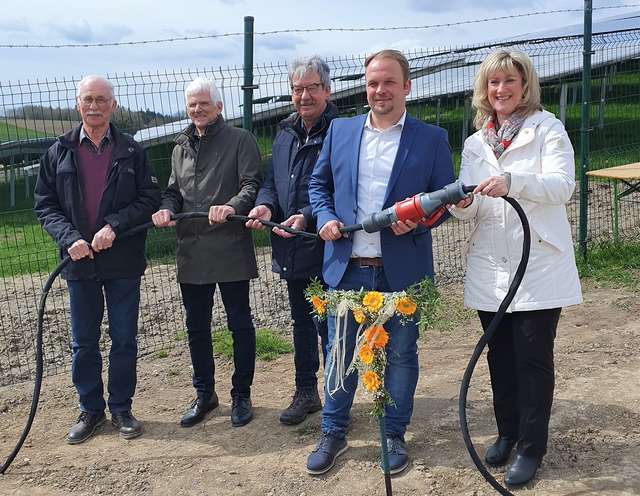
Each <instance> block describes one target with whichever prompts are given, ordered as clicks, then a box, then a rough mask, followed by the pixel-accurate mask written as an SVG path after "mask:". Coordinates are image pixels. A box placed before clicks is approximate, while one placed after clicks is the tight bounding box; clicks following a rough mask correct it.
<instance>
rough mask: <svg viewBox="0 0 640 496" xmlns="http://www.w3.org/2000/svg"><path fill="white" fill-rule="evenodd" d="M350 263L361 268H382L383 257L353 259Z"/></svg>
mask: <svg viewBox="0 0 640 496" xmlns="http://www.w3.org/2000/svg"><path fill="white" fill-rule="evenodd" d="M349 262H350V263H352V264H356V265H358V266H359V267H382V258H381V257H375V258H374V257H351V259H350V260H349Z"/></svg>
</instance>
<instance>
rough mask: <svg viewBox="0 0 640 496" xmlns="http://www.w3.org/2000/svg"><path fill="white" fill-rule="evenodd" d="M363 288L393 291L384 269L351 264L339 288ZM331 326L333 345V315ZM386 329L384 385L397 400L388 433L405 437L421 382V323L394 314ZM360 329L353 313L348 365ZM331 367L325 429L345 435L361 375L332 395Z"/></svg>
mask: <svg viewBox="0 0 640 496" xmlns="http://www.w3.org/2000/svg"><path fill="white" fill-rule="evenodd" d="M360 288H364V289H365V290H376V291H382V292H388V291H391V288H390V287H389V283H388V281H387V278H386V276H385V274H384V268H382V267H359V266H358V265H356V264H349V266H348V267H347V270H346V272H345V274H344V276H343V277H342V280H341V281H340V284H339V286H338V287H337V288H335V289H338V290H341V289H345V290H348V289H355V290H358V289H360ZM328 328H329V344H330V345H331V344H332V343H333V339H334V336H335V319H334V317H333V316H332V315H330V316H329V317H328ZM384 328H385V329H386V330H387V331H388V332H389V343H388V344H387V348H386V352H387V371H386V374H385V377H384V385H385V388H386V389H387V391H389V394H390V395H391V399H392V400H393V402H394V405H387V406H386V407H385V420H386V428H387V436H400V437H402V438H404V434H405V432H406V430H407V425H409V422H410V421H411V415H412V414H413V395H414V393H415V391H416V385H417V383H418V372H419V367H418V345H417V340H418V326H417V325H416V324H415V323H414V322H412V321H411V322H409V323H407V324H405V325H402V324H401V323H400V320H399V319H398V318H397V317H392V318H391V319H389V320H388V321H387V323H386V324H384ZM356 330H357V324H356V322H355V320H353V314H352V313H351V312H349V322H348V327H347V336H346V363H347V364H348V363H350V362H351V358H352V357H353V352H354V348H355V337H356ZM330 369H331V366H330V364H329V363H327V365H326V367H325V376H324V383H325V390H324V407H323V409H322V432H324V433H331V434H333V435H334V436H336V437H338V438H343V437H344V436H345V433H346V431H347V426H348V425H349V415H350V414H349V412H350V410H351V405H352V404H353V396H354V394H355V391H356V387H357V386H358V375H357V373H352V374H350V375H349V376H348V377H347V378H346V379H345V381H344V390H343V389H340V390H338V391H336V392H334V393H333V394H329V391H330V390H331V389H332V388H333V385H334V384H335V377H334V375H335V374H334V373H332V375H331V377H328V371H329V370H330Z"/></svg>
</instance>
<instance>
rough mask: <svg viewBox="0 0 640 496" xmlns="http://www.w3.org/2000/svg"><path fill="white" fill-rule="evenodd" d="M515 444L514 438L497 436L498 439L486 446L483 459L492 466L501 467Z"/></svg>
mask: <svg viewBox="0 0 640 496" xmlns="http://www.w3.org/2000/svg"><path fill="white" fill-rule="evenodd" d="M515 444H516V441H515V440H514V439H508V438H505V437H498V439H496V441H495V442H494V443H493V444H492V445H491V446H489V447H488V448H487V452H486V453H485V454H484V461H485V462H487V465H491V466H492V467H501V466H502V465H504V464H505V463H507V460H508V459H509V455H511V451H512V450H513V447H514V446H515Z"/></svg>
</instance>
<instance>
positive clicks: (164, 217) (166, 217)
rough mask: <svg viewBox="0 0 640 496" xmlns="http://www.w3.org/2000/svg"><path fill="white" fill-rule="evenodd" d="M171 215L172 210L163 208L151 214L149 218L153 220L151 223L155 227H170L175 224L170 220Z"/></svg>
mask: <svg viewBox="0 0 640 496" xmlns="http://www.w3.org/2000/svg"><path fill="white" fill-rule="evenodd" d="M172 215H173V212H172V211H171V210H169V209H166V208H163V209H162V210H158V211H157V212H156V213H155V214H153V215H152V216H151V220H152V221H153V225H154V226H156V227H172V226H175V225H176V221H175V220H171V216H172Z"/></svg>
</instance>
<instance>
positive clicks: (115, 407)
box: [35, 76, 160, 444]
mask: <svg viewBox="0 0 640 496" xmlns="http://www.w3.org/2000/svg"><path fill="white" fill-rule="evenodd" d="M76 103H77V108H78V112H79V113H80V117H81V118H82V124H81V125H79V126H77V127H76V128H74V129H72V130H71V131H70V132H69V133H67V134H65V135H64V136H61V137H60V138H58V140H57V141H56V142H55V143H54V144H53V145H52V146H51V148H49V150H48V151H47V153H46V154H45V155H44V156H43V157H42V159H41V161H40V169H39V172H38V180H37V183H36V189H35V211H36V214H37V216H38V220H39V221H40V222H41V223H42V226H43V227H44V229H45V230H46V231H47V232H48V233H49V235H51V237H52V238H53V239H54V240H55V242H56V243H57V244H58V247H59V249H60V255H61V256H62V257H64V256H69V257H71V260H72V261H71V263H69V265H67V266H66V268H65V269H64V271H63V273H62V276H63V277H64V278H65V279H66V280H67V286H68V288H69V302H70V307H71V312H70V313H71V337H72V353H73V356H72V365H71V375H72V380H73V384H74V385H75V387H76V390H77V392H78V396H79V399H80V416H79V417H78V420H77V421H76V423H75V424H74V425H73V426H72V427H71V429H70V430H69V433H68V435H67V443H69V444H78V443H82V442H83V441H85V440H87V439H88V438H89V437H91V436H92V435H93V433H94V431H95V429H96V428H97V427H98V426H99V425H100V424H102V423H103V422H104V421H105V414H104V410H105V407H106V405H105V401H104V398H103V384H102V357H101V355H100V347H99V341H100V334H101V333H100V325H101V323H102V318H103V315H104V307H105V300H106V306H107V312H108V316H109V336H110V338H111V350H110V351H109V383H108V402H107V404H108V406H109V410H110V412H111V423H112V424H113V425H114V426H115V427H116V428H117V429H118V430H119V431H120V435H121V437H123V438H125V439H132V438H134V437H137V436H139V435H140V434H142V424H141V423H140V422H139V421H138V420H136V418H135V417H134V416H133V415H132V413H131V403H132V398H133V395H134V392H135V388H136V359H137V352H138V349H137V333H138V310H139V303H140V278H141V276H142V274H143V273H144V271H145V267H146V260H145V256H144V248H145V239H146V233H144V232H142V233H139V234H137V235H135V236H131V237H126V238H123V239H122V240H119V239H118V237H119V235H120V234H121V233H123V232H124V231H126V230H128V229H129V228H131V227H134V226H136V225H139V224H142V223H144V222H147V221H148V220H149V218H150V216H151V214H152V213H153V212H154V211H155V210H156V209H157V208H158V205H159V203H160V188H159V186H158V180H157V179H156V176H155V174H154V172H153V170H152V168H151V166H150V165H149V162H148V161H147V158H146V155H145V151H144V150H143V149H142V147H140V145H138V144H137V143H136V142H135V141H134V140H133V138H132V137H130V136H128V135H125V134H123V133H122V132H120V131H119V130H118V129H117V128H116V127H115V126H114V125H113V124H110V118H111V115H112V114H113V112H114V111H115V109H116V107H117V103H116V99H115V97H114V94H113V85H112V84H111V83H110V82H109V81H107V80H106V79H104V78H102V77H100V76H87V77H85V78H84V79H82V81H80V83H79V84H78V87H77V97H76ZM116 240H117V242H116V243H114V241H116Z"/></svg>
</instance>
